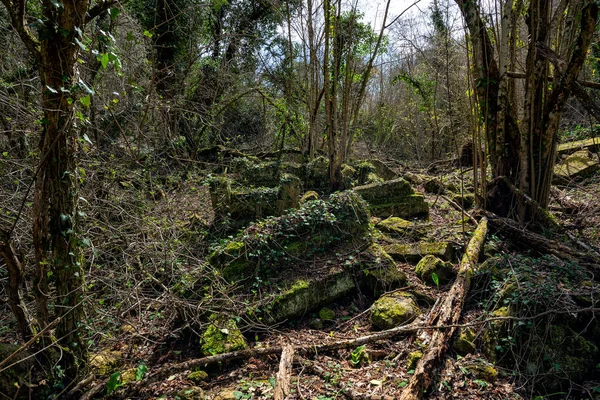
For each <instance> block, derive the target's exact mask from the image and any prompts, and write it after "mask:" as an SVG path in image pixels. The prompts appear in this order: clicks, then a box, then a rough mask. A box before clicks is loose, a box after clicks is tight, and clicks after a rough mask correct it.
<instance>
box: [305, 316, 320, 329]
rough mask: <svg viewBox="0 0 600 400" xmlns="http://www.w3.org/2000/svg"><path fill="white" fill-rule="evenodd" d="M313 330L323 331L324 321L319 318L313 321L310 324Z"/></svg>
mask: <svg viewBox="0 0 600 400" xmlns="http://www.w3.org/2000/svg"><path fill="white" fill-rule="evenodd" d="M308 325H309V326H310V327H311V328H312V329H323V321H321V320H320V319H319V318H315V319H311V320H310V322H309V324H308Z"/></svg>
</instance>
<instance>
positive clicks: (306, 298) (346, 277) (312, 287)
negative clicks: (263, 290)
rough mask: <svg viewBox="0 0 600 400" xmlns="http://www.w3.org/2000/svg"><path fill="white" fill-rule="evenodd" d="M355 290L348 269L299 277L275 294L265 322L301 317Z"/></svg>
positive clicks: (352, 278)
mask: <svg viewBox="0 0 600 400" xmlns="http://www.w3.org/2000/svg"><path fill="white" fill-rule="evenodd" d="M354 290H356V286H355V283H354V277H353V276H352V273H351V272H349V271H345V270H342V271H336V272H331V273H329V274H327V275H326V276H323V277H319V278H314V279H311V280H308V279H307V280H304V279H299V280H296V281H295V282H292V283H290V284H288V289H286V290H284V291H283V292H282V293H281V294H280V295H278V296H277V298H276V299H275V301H274V302H273V303H272V305H271V306H270V307H268V308H270V311H269V313H268V315H266V317H265V319H266V322H269V323H275V322H280V321H284V320H286V319H290V318H295V317H301V316H302V315H304V314H305V313H307V312H310V311H312V310H315V309H318V308H319V307H320V306H322V305H323V304H329V303H331V302H333V301H335V300H337V299H339V298H340V297H343V296H345V295H347V294H349V293H351V292H352V291H354Z"/></svg>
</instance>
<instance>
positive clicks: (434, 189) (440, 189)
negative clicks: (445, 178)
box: [423, 178, 446, 194]
mask: <svg viewBox="0 0 600 400" xmlns="http://www.w3.org/2000/svg"><path fill="white" fill-rule="evenodd" d="M423 188H424V189H425V193H431V194H444V193H446V187H445V186H444V184H443V183H442V182H441V181H440V180H439V179H437V178H433V179H429V180H428V181H426V182H425V184H424V185H423Z"/></svg>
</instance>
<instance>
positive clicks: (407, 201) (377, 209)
mask: <svg viewBox="0 0 600 400" xmlns="http://www.w3.org/2000/svg"><path fill="white" fill-rule="evenodd" d="M389 200H392V201H391V202H388V203H382V204H375V205H373V204H372V205H371V211H372V213H373V215H376V216H378V217H381V218H387V217H391V216H397V217H400V218H411V219H412V218H421V219H427V218H428V217H429V204H428V203H427V202H426V201H425V197H423V196H422V195H420V194H412V195H409V196H404V197H400V198H397V199H394V198H390V199H389Z"/></svg>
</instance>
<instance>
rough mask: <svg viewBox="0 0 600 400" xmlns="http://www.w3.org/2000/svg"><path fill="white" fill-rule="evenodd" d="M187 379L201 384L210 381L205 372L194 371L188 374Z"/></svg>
mask: <svg viewBox="0 0 600 400" xmlns="http://www.w3.org/2000/svg"><path fill="white" fill-rule="evenodd" d="M187 379H188V380H190V381H192V382H194V383H200V382H204V381H207V380H208V374H207V373H206V372H205V371H194V372H191V373H189V374H188V376H187Z"/></svg>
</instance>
